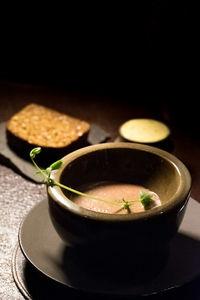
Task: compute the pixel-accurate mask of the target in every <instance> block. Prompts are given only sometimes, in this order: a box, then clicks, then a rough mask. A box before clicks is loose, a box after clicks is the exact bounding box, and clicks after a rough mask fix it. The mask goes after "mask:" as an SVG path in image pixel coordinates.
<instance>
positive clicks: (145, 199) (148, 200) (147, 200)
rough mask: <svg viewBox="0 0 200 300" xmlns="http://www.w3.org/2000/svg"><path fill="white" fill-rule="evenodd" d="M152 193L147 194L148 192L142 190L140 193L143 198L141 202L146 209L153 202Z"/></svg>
mask: <svg viewBox="0 0 200 300" xmlns="http://www.w3.org/2000/svg"><path fill="white" fill-rule="evenodd" d="M151 197H152V196H151V195H150V194H147V193H144V192H141V193H140V199H141V203H142V205H143V206H144V208H145V209H147V208H148V207H149V205H150V203H151V200H152V199H151Z"/></svg>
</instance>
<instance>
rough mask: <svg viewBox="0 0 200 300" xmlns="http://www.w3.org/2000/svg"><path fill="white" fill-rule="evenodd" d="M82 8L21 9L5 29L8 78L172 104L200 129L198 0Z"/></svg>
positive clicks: (4, 73)
mask: <svg viewBox="0 0 200 300" xmlns="http://www.w3.org/2000/svg"><path fill="white" fill-rule="evenodd" d="M74 6H75V7H71V6H69V5H68V4H67V5H66V6H65V7H58V5H57V6H56V7H53V6H52V7H46V8H42V7H31V8H29V9H27V10H24V13H22V16H21V14H18V12H15V8H13V9H12V13H11V12H10V14H9V16H8V19H7V20H6V21H5V22H4V23H3V24H2V27H1V33H2V35H1V38H2V40H1V45H2V46H1V57H0V65H1V66H0V79H2V80H9V81H15V82H22V83H31V84H42V85H48V86H53V87H58V88H59V89H65V90H67V91H70V92H71V91H72V92H75V93H77V94H78V93H80V94H86V95H87V94H90V95H93V94H94V95H99V96H105V97H106V98H110V99H114V101H118V102H122V103H123V102H130V103H131V102H133V103H134V105H136V106H146V107H151V108H152V107H153V108H154V107H155V109H159V108H160V107H163V106H165V107H166V109H167V111H168V112H169V113H170V116H171V117H172V118H173V119H174V120H175V121H176V122H177V123H181V126H185V127H186V129H187V128H188V127H190V128H191V129H192V130H195V128H196V125H195V120H196V118H198V112H197V111H198V109H196V108H197V106H198V101H197V99H198V96H199V91H198V90H199V89H198V77H197V75H198V73H199V71H198V69H199V67H198V47H197V45H198V34H197V31H198V27H197V25H198V24H197V20H198V19H197V18H196V16H195V15H196V11H197V8H195V6H194V3H193V2H192V1H190V2H189V1H169V0H168V1H166V0H164V1H140V2H139V3H134V2H133V3H131V4H130V5H128V4H127V3H123V4H122V3H120V4H116V3H113V4H112V3H110V4H108V3H106V4H103V3H101V4H100V3H99V4H98V3H96V4H95V5H91V4H90V5H86V4H82V5H81V4H75V5H74ZM23 9H26V8H23ZM49 10H50V12H49ZM96 101H97V100H96ZM191 115H192V117H191ZM185 120H187V122H185ZM186 123H187V124H186Z"/></svg>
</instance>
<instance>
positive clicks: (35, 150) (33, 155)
mask: <svg viewBox="0 0 200 300" xmlns="http://www.w3.org/2000/svg"><path fill="white" fill-rule="evenodd" d="M41 150H42V149H41V147H36V148H34V149H32V150H31V152H30V158H32V159H34V158H35V156H36V155H37V154H39V153H40V152H41Z"/></svg>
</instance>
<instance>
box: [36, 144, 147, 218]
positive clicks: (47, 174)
mask: <svg viewBox="0 0 200 300" xmlns="http://www.w3.org/2000/svg"><path fill="white" fill-rule="evenodd" d="M41 151H42V148H41V147H36V148H34V149H32V150H31V152H30V158H31V160H32V162H33V164H34V166H35V168H36V170H37V173H38V174H41V175H42V176H43V181H44V183H45V184H47V186H51V187H53V186H59V187H60V188H63V189H66V190H68V191H70V192H72V193H74V194H77V195H79V196H82V197H86V198H90V199H93V200H97V201H101V202H104V203H107V204H112V205H115V206H118V207H120V209H119V210H118V211H120V210H122V209H125V210H127V212H128V213H131V208H130V207H131V205H133V204H134V203H135V202H141V203H142V205H143V207H144V208H145V209H149V207H150V204H151V202H152V195H151V194H148V193H145V192H141V193H140V200H132V201H126V200H125V199H124V198H123V199H122V201H112V202H110V201H107V200H106V199H102V198H99V197H96V196H95V195H91V194H86V193H82V192H80V191H77V190H75V189H72V188H70V187H68V186H66V185H63V184H61V183H59V182H57V181H55V180H53V179H52V178H51V172H52V171H54V170H57V169H59V168H60V167H61V166H62V161H61V160H57V161H56V162H54V163H52V164H51V165H50V166H49V167H48V168H46V169H41V168H40V167H39V166H38V165H37V164H36V162H35V157H36V155H38V154H39V153H40V152H41Z"/></svg>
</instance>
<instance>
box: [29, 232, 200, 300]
mask: <svg viewBox="0 0 200 300" xmlns="http://www.w3.org/2000/svg"><path fill="white" fill-rule="evenodd" d="M172 251H173V250H172ZM188 252H189V254H188ZM199 253H200V241H198V240H194V239H192V238H189V237H187V236H185V235H183V234H178V235H177V236H176V254H175V255H174V257H173V258H172V259H173V260H174V261H178V264H180V268H178V270H176V271H175V272H172V273H173V274H169V277H174V276H175V275H176V274H174V273H176V272H181V274H183V277H184V279H185V278H186V277H187V274H191V268H194V267H196V265H197V264H198V265H199V258H198V257H199ZM79 254H80V253H79V252H78V251H76V252H75V253H72V252H69V251H65V252H64V253H63V255H64V265H65V267H66V268H67V276H68V278H69V280H70V281H71V282H72V285H73V286H76V285H77V284H79V282H78V281H80V280H83V281H84V280H85V278H83V277H81V276H80V274H81V275H83V276H84V274H85V277H86V278H87V277H91V278H92V277H93V281H94V282H95V279H96V280H97V279H98V280H99V279H100V280H102V279H103V281H104V284H105V282H106V281H109V280H110V282H111V284H116V286H117V285H118V284H121V283H122V281H123V280H124V279H126V278H128V277H130V276H133V273H132V270H133V269H130V268H129V266H128V265H127V264H126V263H125V264H122V266H121V267H120V268H121V269H120V270H119V266H118V267H117V274H120V278H119V277H117V275H116V273H115V271H116V270H114V272H111V269H109V268H108V269H106V270H105V267H103V266H101V268H100V269H98V270H96V269H95V268H94V263H93V261H92V260H91V261H90V260H88V259H85V261H83V260H82V258H83V255H85V253H82V254H80V257H79V258H78V256H77V255H79ZM165 255H166V256H165V258H164V259H163V261H159V264H158V265H157V267H156V268H155V264H154V270H151V271H150V273H145V274H144V272H141V274H142V273H143V276H144V279H142V276H141V277H140V275H141V274H139V273H138V274H139V279H137V280H136V281H135V284H136V285H138V284H141V285H142V284H143V283H144V284H145V281H146V280H147V279H149V278H151V279H152V280H153V279H154V277H156V276H159V272H160V271H161V268H162V267H165V265H166V260H167V259H168V256H167V253H165ZM188 255H189V257H190V259H189V260H185V258H186V257H187V256H188ZM81 256H82V257H81ZM69 259H70V261H69ZM65 260H66V261H65ZM67 262H68V264H67ZM74 263H76V264H78V266H79V271H80V274H77V273H76V272H75V271H74V269H72V268H71V267H72V266H74ZM150 264H151V263H150ZM111 265H112V263H111ZM136 265H137V267H138V266H139V265H138V264H136ZM86 266H87V268H86ZM125 266H126V267H125ZM70 268H71V270H70ZM83 269H84V270H83ZM138 270H139V269H138ZM106 271H107V272H106ZM77 272H78V269H77ZM84 272H85V273H84ZM77 275H79V276H77ZM124 282H125V281H124ZM131 282H134V281H133V278H131ZM185 282H186V281H185ZM24 284H25V286H26V288H27V290H28V292H29V294H30V295H31V297H32V298H33V299H61V300H62V299H70V300H73V299H89V300H90V299H91V300H92V299H95V300H96V299H97V300H100V299H104V300H106V299H110V300H111V299H138V300H139V299H143V298H144V297H142V296H135V297H133V296H108V295H104V294H97V293H87V292H83V291H78V290H75V289H71V288H68V287H66V286H64V285H62V284H60V283H57V282H55V281H53V280H51V279H49V278H47V277H46V276H44V275H42V274H41V273H39V272H38V271H37V270H36V269H35V268H34V267H33V266H32V265H30V264H29V263H26V264H25V268H24ZM183 284H184V282H182V285H183ZM199 295H200V276H198V277H196V278H195V279H194V280H193V281H192V282H190V283H188V284H185V285H183V286H182V287H179V288H174V289H170V290H167V291H163V292H160V293H158V294H154V295H150V296H148V297H147V298H148V299H149V300H153V299H155V300H158V299H161V300H165V299H172V300H173V299H193V300H199Z"/></svg>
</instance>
